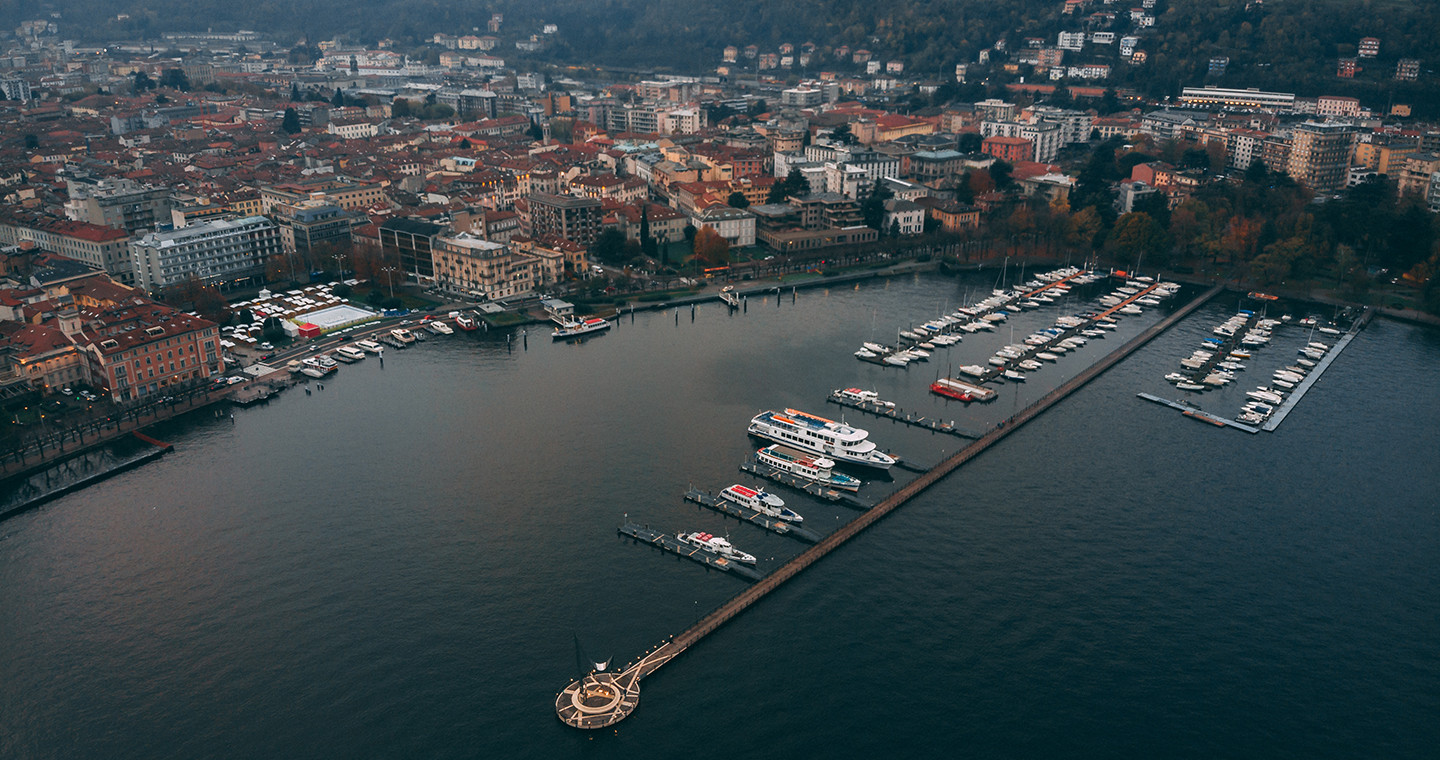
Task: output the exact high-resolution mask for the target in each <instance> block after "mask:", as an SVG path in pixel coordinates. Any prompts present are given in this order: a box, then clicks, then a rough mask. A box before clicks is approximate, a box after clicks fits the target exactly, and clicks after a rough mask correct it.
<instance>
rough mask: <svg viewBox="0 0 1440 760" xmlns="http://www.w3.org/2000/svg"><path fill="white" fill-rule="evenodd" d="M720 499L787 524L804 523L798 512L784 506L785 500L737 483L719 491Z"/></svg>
mask: <svg viewBox="0 0 1440 760" xmlns="http://www.w3.org/2000/svg"><path fill="white" fill-rule="evenodd" d="M720 498H722V499H727V500H729V501H733V502H735V503H736V504H739V505H740V506H742V507H749V508H750V509H753V510H755V511H756V512H759V513H760V514H762V515H769V516H771V517H778V518H780V519H781V520H785V521H787V522H804V520H805V518H803V517H801V516H800V513H799V512H796V511H795V510H793V509H790V508H789V507H787V506H785V500H784V499H782V498H780V497H779V496H776V495H775V494H772V493H769V492H767V491H757V490H755V489H753V488H750V487H748V486H742V485H740V484H739V483H736V484H735V485H733V486H730V487H729V488H727V489H725V490H723V491H721V492H720Z"/></svg>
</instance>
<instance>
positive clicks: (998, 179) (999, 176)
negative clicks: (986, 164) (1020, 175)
mask: <svg viewBox="0 0 1440 760" xmlns="http://www.w3.org/2000/svg"><path fill="white" fill-rule="evenodd" d="M1012 168H1013V167H1011V166H1010V164H1008V163H1006V162H1004V161H1000V160H998V159H997V160H996V161H995V163H993V164H991V165H990V179H993V180H995V188H996V189H997V190H1004V189H1005V188H1007V187H1009V186H1010V171H1011V169H1012Z"/></svg>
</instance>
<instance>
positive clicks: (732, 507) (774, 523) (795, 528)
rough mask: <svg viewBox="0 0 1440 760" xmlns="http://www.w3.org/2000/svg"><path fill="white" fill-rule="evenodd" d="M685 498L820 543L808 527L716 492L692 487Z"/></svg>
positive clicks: (761, 525)
mask: <svg viewBox="0 0 1440 760" xmlns="http://www.w3.org/2000/svg"><path fill="white" fill-rule="evenodd" d="M685 500H686V501H693V502H695V503H696V504H699V505H700V506H702V507H708V508H710V509H713V510H715V511H716V512H719V513H721V514H726V515H730V516H731V517H734V518H736V519H740V520H744V521H745V522H748V523H754V524H756V525H758V526H760V527H762V528H764V529H766V530H768V531H770V532H772V533H779V534H780V535H782V536H790V537H791V538H798V539H800V540H801V541H804V542H805V543H807V544H814V543H819V541H820V534H819V533H816V532H815V531H813V530H810V529H808V528H802V527H800V526H799V525H797V524H795V523H791V522H786V521H784V520H781V519H780V518H778V517H771V516H770V515H766V514H761V513H759V512H756V511H755V510H753V509H751V508H749V507H742V506H740V505H739V504H736V503H735V502H733V501H730V500H728V499H722V498H720V497H718V496H716V495H714V494H710V493H706V492H704V491H701V490H699V489H698V488H692V489H690V490H689V491H686V492H685Z"/></svg>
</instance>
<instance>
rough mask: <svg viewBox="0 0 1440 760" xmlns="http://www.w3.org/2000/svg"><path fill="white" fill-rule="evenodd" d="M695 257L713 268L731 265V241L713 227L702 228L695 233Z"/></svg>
mask: <svg viewBox="0 0 1440 760" xmlns="http://www.w3.org/2000/svg"><path fill="white" fill-rule="evenodd" d="M695 256H696V257H697V258H699V259H701V260H702V261H704V262H705V263H707V264H709V265H710V266H712V267H718V266H724V265H726V264H728V263H730V241H729V240H726V239H725V238H723V237H721V236H720V233H718V232H716V231H715V229H714V228H713V227H701V228H700V229H699V230H698V231H697V232H696V233H695Z"/></svg>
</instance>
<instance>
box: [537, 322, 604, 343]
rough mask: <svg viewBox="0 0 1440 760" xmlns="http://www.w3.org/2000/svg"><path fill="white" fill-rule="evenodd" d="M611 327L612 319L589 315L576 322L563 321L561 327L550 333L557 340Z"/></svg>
mask: <svg viewBox="0 0 1440 760" xmlns="http://www.w3.org/2000/svg"><path fill="white" fill-rule="evenodd" d="M609 329H610V320H608V319H602V318H601V317H587V318H585V319H581V320H576V321H574V322H562V323H561V324H560V326H559V327H557V328H555V330H554V332H552V333H550V337H552V338H554V339H556V340H560V339H562V338H575V337H578V336H581V335H589V334H590V333H594V332H600V331H601V330H609Z"/></svg>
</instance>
